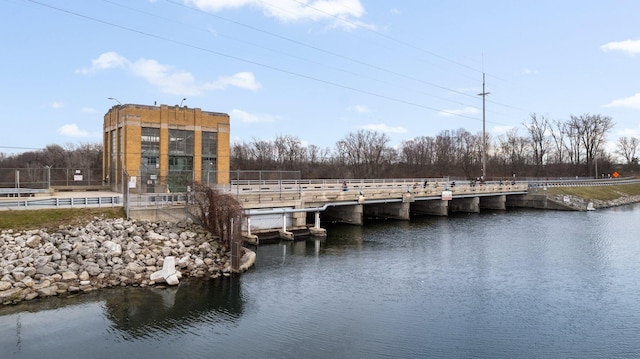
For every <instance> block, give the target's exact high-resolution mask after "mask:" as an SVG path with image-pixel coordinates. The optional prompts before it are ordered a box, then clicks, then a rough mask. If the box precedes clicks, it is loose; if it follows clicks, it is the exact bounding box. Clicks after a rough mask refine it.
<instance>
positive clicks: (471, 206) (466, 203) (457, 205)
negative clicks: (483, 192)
mask: <svg viewBox="0 0 640 359" xmlns="http://www.w3.org/2000/svg"><path fill="white" fill-rule="evenodd" d="M449 208H451V212H469V213H480V198H479V197H469V198H454V199H452V200H451V201H449Z"/></svg>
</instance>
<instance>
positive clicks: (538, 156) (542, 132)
mask: <svg viewBox="0 0 640 359" xmlns="http://www.w3.org/2000/svg"><path fill="white" fill-rule="evenodd" d="M530 116H531V119H530V122H529V123H523V125H524V127H526V128H527V131H529V137H530V138H531V142H530V143H531V146H532V149H533V154H532V155H533V163H534V165H535V166H536V175H537V176H541V175H542V174H543V165H544V159H545V156H546V155H547V152H548V150H549V146H550V142H549V137H548V135H547V132H548V130H549V127H550V126H549V120H547V119H546V118H545V117H544V116H540V117H538V115H536V114H535V113H532V114H531V115H530Z"/></svg>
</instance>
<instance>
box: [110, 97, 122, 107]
mask: <svg viewBox="0 0 640 359" xmlns="http://www.w3.org/2000/svg"><path fill="white" fill-rule="evenodd" d="M107 100H113V101H115V102H117V103H118V105H122V104H121V103H120V101H118V99H117V98H114V97H109V98H107Z"/></svg>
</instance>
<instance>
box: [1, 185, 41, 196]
mask: <svg viewBox="0 0 640 359" xmlns="http://www.w3.org/2000/svg"><path fill="white" fill-rule="evenodd" d="M42 193H49V190H48V189H43V188H25V187H21V188H0V197H20V196H25V195H36V194H42Z"/></svg>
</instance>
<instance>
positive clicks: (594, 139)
mask: <svg viewBox="0 0 640 359" xmlns="http://www.w3.org/2000/svg"><path fill="white" fill-rule="evenodd" d="M571 123H573V124H577V126H578V134H579V139H580V143H582V146H583V147H584V149H585V155H586V167H587V171H589V169H590V168H592V165H593V161H594V159H595V158H596V155H597V154H598V152H599V151H600V149H601V148H602V146H604V144H605V143H606V142H607V133H608V132H609V131H610V130H611V128H613V120H612V119H611V117H608V116H601V115H589V114H585V115H582V116H579V117H576V116H571Z"/></svg>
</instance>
